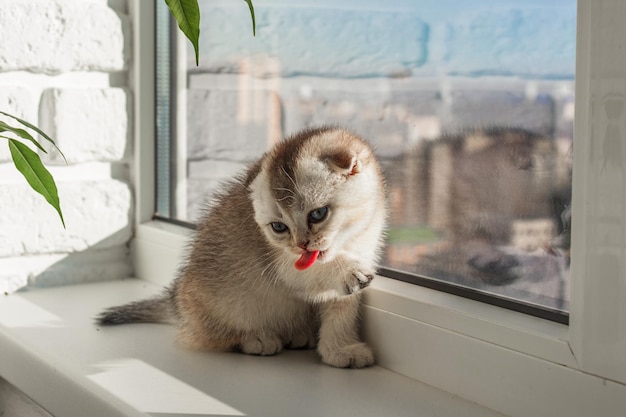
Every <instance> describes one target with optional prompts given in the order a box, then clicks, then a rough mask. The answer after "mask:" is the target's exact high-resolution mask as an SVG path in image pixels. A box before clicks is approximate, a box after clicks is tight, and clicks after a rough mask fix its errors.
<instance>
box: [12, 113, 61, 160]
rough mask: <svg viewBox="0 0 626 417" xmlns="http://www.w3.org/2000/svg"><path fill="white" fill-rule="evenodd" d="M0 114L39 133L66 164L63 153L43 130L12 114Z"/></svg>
mask: <svg viewBox="0 0 626 417" xmlns="http://www.w3.org/2000/svg"><path fill="white" fill-rule="evenodd" d="M0 114H2V115H4V116H7V117H10V118H11V119H13V120H16V121H18V122H19V123H21V124H22V125H24V126H26V127H27V128H29V129H33V130H34V131H35V132H37V133H39V134H40V135H41V136H42V137H43V138H44V139H46V140H47V141H48V142H50V143H51V144H52V145H54V147H55V148H56V150H57V151H59V154H61V156H62V157H63V160H65V163H67V159H65V155H63V152H61V149H59V147H58V146H57V144H56V143H55V142H54V140H53V139H52V138H51V137H50V136H48V135H46V133H45V132H44V131H43V130H41V129H39V128H38V127H37V126H35V125H33V124H31V123H28V122H27V121H26V120H22V119H20V118H19V117H17V116H13V115H12V114H9V113H6V112H3V111H0ZM24 139H26V138H24ZM31 139H32V136H31ZM29 140H30V139H29ZM33 140H34V139H33ZM37 147H38V148H40V149H41V147H40V146H37ZM44 152H45V151H44Z"/></svg>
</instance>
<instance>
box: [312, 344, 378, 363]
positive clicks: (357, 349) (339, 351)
mask: <svg viewBox="0 0 626 417" xmlns="http://www.w3.org/2000/svg"><path fill="white" fill-rule="evenodd" d="M319 354H320V356H321V357H322V362H324V363H326V364H328V365H331V366H335V367H337V368H364V367H366V366H371V365H373V364H374V352H373V351H372V349H371V348H370V347H369V346H367V345H366V344H365V343H355V344H352V345H347V346H340V347H334V348H329V349H324V348H322V347H320V349H319Z"/></svg>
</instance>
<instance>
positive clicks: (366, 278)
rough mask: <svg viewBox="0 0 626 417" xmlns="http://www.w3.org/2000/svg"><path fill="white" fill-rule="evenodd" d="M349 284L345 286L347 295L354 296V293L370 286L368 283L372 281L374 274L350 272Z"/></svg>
mask: <svg viewBox="0 0 626 417" xmlns="http://www.w3.org/2000/svg"><path fill="white" fill-rule="evenodd" d="M351 278H352V279H351V280H350V282H349V283H348V284H347V286H346V287H347V288H346V289H347V291H348V294H354V293H355V292H358V291H361V290H362V289H363V288H365V287H367V286H368V285H370V282H372V280H373V279H374V274H373V273H372V274H368V273H364V272H361V271H354V272H352V276H351Z"/></svg>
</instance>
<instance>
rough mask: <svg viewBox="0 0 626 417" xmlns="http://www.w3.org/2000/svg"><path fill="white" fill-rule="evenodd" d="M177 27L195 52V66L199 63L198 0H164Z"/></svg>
mask: <svg viewBox="0 0 626 417" xmlns="http://www.w3.org/2000/svg"><path fill="white" fill-rule="evenodd" d="M165 4H167V7H169V9H170V12H171V13H172V16H174V19H176V22H178V27H179V28H180V30H181V31H182V32H183V33H184V34H185V36H187V39H189V41H190V42H191V44H192V45H193V49H194V50H195V52H196V66H197V65H198V63H199V60H198V57H199V50H198V39H199V38H200V7H199V6H198V0H165Z"/></svg>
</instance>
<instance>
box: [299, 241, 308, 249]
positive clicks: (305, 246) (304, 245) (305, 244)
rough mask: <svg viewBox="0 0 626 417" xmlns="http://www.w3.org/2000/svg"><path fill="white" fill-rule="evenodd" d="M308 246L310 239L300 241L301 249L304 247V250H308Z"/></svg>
mask: <svg viewBox="0 0 626 417" xmlns="http://www.w3.org/2000/svg"><path fill="white" fill-rule="evenodd" d="M307 246H309V241H308V240H305V241H304V242H300V243H299V244H298V247H299V248H300V249H304V250H306V248H307Z"/></svg>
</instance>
